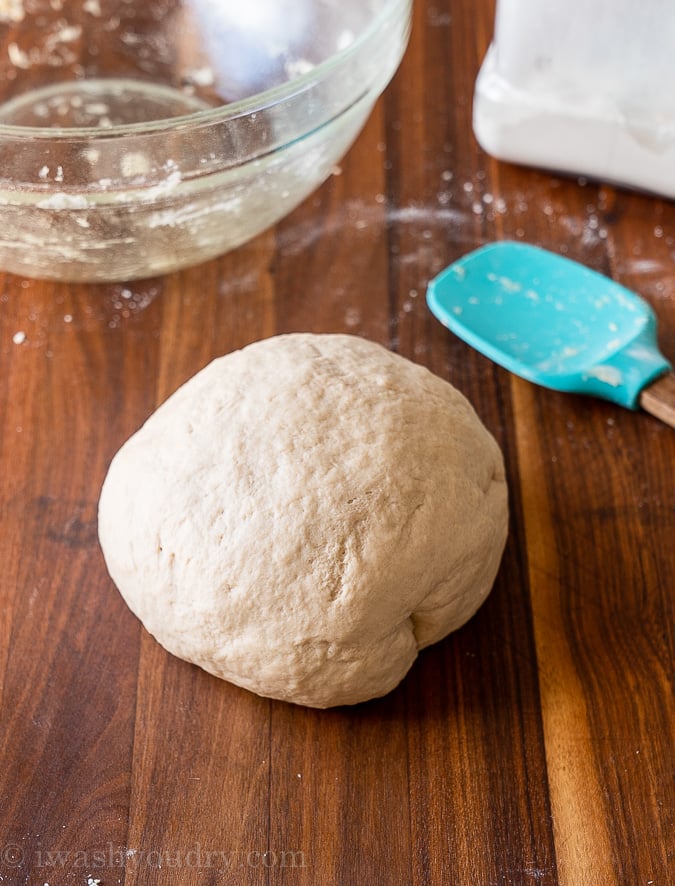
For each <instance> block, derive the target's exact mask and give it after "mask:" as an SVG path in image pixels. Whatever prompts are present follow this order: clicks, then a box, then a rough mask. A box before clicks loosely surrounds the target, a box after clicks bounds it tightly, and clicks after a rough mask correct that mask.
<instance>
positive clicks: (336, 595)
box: [99, 334, 507, 707]
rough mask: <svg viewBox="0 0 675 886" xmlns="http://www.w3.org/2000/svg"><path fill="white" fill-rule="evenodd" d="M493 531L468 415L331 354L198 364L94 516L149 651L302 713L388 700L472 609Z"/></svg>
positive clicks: (143, 432)
mask: <svg viewBox="0 0 675 886" xmlns="http://www.w3.org/2000/svg"><path fill="white" fill-rule="evenodd" d="M506 532H507V493H506V484H505V480H504V467H503V462H502V456H501V453H500V450H499V448H498V446H497V444H496V443H495V441H494V439H493V438H492V437H491V436H490V434H489V433H488V432H487V430H486V429H485V428H484V426H483V425H482V424H481V422H480V421H479V419H478V418H477V416H476V414H475V412H474V410H473V409H472V407H471V406H470V405H469V403H468V401H467V400H466V399H465V398H464V397H463V396H462V395H461V394H460V393H459V392H458V391H456V390H455V389H454V388H453V387H452V386H451V385H449V384H448V383H447V382H445V381H443V380H441V379H440V378H438V377H437V376H435V375H432V374H431V373H430V372H429V371H428V370H426V369H424V368H423V367H420V366H417V365H415V364H413V363H411V362H409V361H407V360H405V359H403V358H402V357H399V356H397V355H395V354H392V353H391V352H389V351H387V350H386V349H384V348H382V347H381V346H379V345H376V344H373V343H372V342H368V341H366V340H364V339H360V338H357V337H355V336H348V335H311V334H295V335H285V336H278V337H275V338H270V339H266V340H264V341H261V342H257V343H255V344H253V345H249V346H248V347H246V348H244V349H243V350H241V351H237V352H235V353H232V354H228V355H227V356H225V357H222V358H220V359H218V360H215V361H214V362H213V363H211V364H210V365H209V366H207V367H206V368H205V369H203V370H202V371H201V372H199V373H198V374H197V375H196V376H195V377H194V378H192V379H191V380H190V381H188V382H187V383H186V384H185V385H183V387H182V388H180V389H179V390H178V391H177V392H176V393H175V394H173V396H171V397H170V398H169V399H168V400H167V401H166V402H165V403H164V404H163V405H162V406H161V407H160V408H159V409H158V410H157V411H156V412H155V413H154V414H153V415H152V416H151V417H150V418H149V419H148V421H147V422H146V423H145V425H144V426H143V427H142V428H141V429H140V430H139V431H138V432H137V433H136V434H135V435H134V436H133V437H131V439H130V440H128V441H127V443H125V444H124V446H123V447H122V448H121V449H120V451H119V452H118V453H117V455H116V456H115V458H114V459H113V462H112V464H111V466H110V470H109V472H108V476H107V477H106V480H105V483H104V486H103V490H102V493H101V499H100V504H99V537H100V541H101V546H102V549H103V552H104V555H105V559H106V563H107V566H108V569H109V572H110V575H111V576H112V578H113V580H114V582H115V583H116V585H117V586H118V588H119V590H120V591H121V593H122V595H123V597H124V598H125V600H126V601H127V603H128V605H129V606H130V607H131V609H132V610H133V611H134V612H135V613H136V615H137V616H138V617H139V618H140V619H141V621H142V622H143V624H144V625H145V627H146V628H147V629H148V631H150V633H152V634H153V635H154V636H155V637H156V638H157V640H159V642H160V643H161V644H162V645H163V646H164V647H165V648H166V649H168V650H169V651H170V652H172V653H174V654H175V655H178V656H180V657H181V658H184V659H187V660H188V661H191V662H194V663H195V664H198V665H200V666H201V667H202V668H204V669H205V670H207V671H209V672H211V673H212V674H216V675H217V676H218V677H222V678H224V679H225V680H229V681H231V682H232V683H236V684H237V685H239V686H243V687H245V688H247V689H250V690H252V691H253V692H256V693H259V694H260V695H264V696H270V697H273V698H279V699H285V700H288V701H292V702H297V703H300V704H306V705H311V706H315V707H328V706H331V705H339V704H353V703H356V702H360V701H364V700H366V699H369V698H373V697H375V696H380V695H383V694H385V693H386V692H388V691H389V690H391V689H393V688H394V687H395V686H396V685H397V684H398V683H399V681H400V680H401V679H402V678H403V676H404V675H405V674H406V672H407V671H408V669H409V668H410V666H411V664H412V663H413V661H414V660H415V657H416V655H417V652H418V650H419V649H421V648H422V647H424V646H427V645H429V644H430V643H434V642H436V641H437V640H440V639H441V638H442V637H444V636H445V635H446V634H448V633H449V632H450V631H452V630H454V629H455V628H458V627H459V626H460V625H462V624H463V623H464V622H465V621H466V620H467V619H468V618H470V617H471V615H472V614H473V613H474V612H475V611H476V609H477V608H478V607H479V606H480V604H481V603H482V602H483V600H484V599H485V597H486V596H487V594H488V592H489V590H490V588H491V586H492V583H493V581H494V577H495V574H496V572H497V568H498V565H499V561H500V558H501V554H502V550H503V547H504V542H505V539H506Z"/></svg>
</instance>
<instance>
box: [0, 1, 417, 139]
mask: <svg viewBox="0 0 675 886" xmlns="http://www.w3.org/2000/svg"><path fill="white" fill-rule="evenodd" d="M412 7H413V0H387V2H386V3H385V5H384V6H383V7H382V9H380V10H379V12H378V13H377V14H376V15H375V16H374V17H373V18H372V19H371V20H370V21H369V22H368V24H367V25H366V26H365V27H364V28H363V30H361V31H360V32H359V33H358V34H357V35H356V36H355V37H354V39H353V40H352V42H351V43H350V44H349V45H348V46H346V47H345V48H344V49H341V50H339V52H336V53H334V54H333V55H331V56H329V57H328V58H327V59H324V61H322V62H319V64H318V65H315V66H314V67H313V68H311V69H310V70H308V71H306V72H305V73H303V74H299V75H298V76H297V77H293V78H292V79H289V80H286V81H285V82H284V83H280V84H279V85H278V86H272V87H270V88H269V89H265V90H263V91H262V92H256V93H254V94H253V95H251V96H248V97H246V98H242V99H238V100H237V101H234V102H229V103H227V104H224V105H218V106H217V107H213V108H205V109H203V110H198V111H192V112H190V113H189V114H180V115H178V116H176V117H164V118H160V119H159V120H150V121H148V122H143V123H125V124H122V125H119V126H111V127H109V128H101V127H97V126H72V127H65V126H64V127H60V126H55V127H41V126H18V125H15V124H9V123H0V139H2V138H8V139H15V140H19V139H26V140H35V139H39V140H41V141H52V142H68V141H71V140H82V139H89V140H94V139H95V140H96V141H98V142H101V141H104V140H113V139H116V138H122V137H129V136H134V135H138V136H143V135H153V134H157V133H161V132H165V131H169V130H171V131H172V132H175V131H176V129H188V128H193V127H194V128H197V127H202V126H208V125H217V124H220V123H223V122H224V121H227V120H232V119H237V118H241V117H247V116H249V115H251V114H258V113H261V112H262V111H264V110H266V109H267V108H270V107H273V106H275V105H279V104H282V103H283V102H284V101H286V100H289V99H292V98H295V97H297V96H298V95H300V94H302V93H303V92H307V91H308V90H309V89H311V87H312V86H313V85H314V84H315V83H317V82H320V81H322V80H324V79H325V78H326V77H327V76H329V75H330V74H331V73H333V72H334V71H335V70H336V69H337V68H340V67H342V66H343V65H344V64H345V63H347V62H348V61H349V60H350V59H351V58H352V56H355V55H357V54H358V53H359V52H360V50H361V49H362V47H363V46H364V44H368V43H370V41H371V40H372V39H373V38H375V37H376V35H377V32H378V31H379V29H380V27H381V26H382V22H383V21H385V20H387V19H389V18H391V17H392V16H395V14H396V12H397V11H398V10H399V9H400V10H403V9H407V10H408V13H407V14H408V17H411V15H412ZM92 79H94V78H92ZM99 79H100V80H105V79H108V78H99ZM68 82H69V83H76V82H77V81H68ZM82 82H83V83H86V82H87V80H86V79H84V80H83V81H82Z"/></svg>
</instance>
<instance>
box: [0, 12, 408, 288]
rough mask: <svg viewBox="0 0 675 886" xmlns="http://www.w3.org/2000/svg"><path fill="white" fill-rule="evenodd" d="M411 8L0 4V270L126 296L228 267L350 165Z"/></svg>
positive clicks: (403, 38)
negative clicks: (227, 261) (114, 286)
mask: <svg viewBox="0 0 675 886" xmlns="http://www.w3.org/2000/svg"><path fill="white" fill-rule="evenodd" d="M411 7H412V0H81V2H80V0H0V268H2V269H4V270H7V271H12V272H14V273H19V274H24V275H27V276H32V277H45V278H55V279H62V280H88V281H94V280H130V279H134V278H138V277H147V276H151V275H155V274H161V273H165V272H167V271H171V270H174V269H176V268H180V267H184V266H186V265H190V264H194V263H196V262H199V261H202V260H205V259H207V258H210V257H212V256H214V255H218V254H220V253H223V252H226V251H227V250H229V249H232V248H234V247H236V246H238V245H240V244H241V243H243V242H244V241H246V240H248V239H250V238H251V237H253V236H254V235H255V234H257V233H259V232H260V231H262V230H264V229H265V228H267V227H269V226H270V225H272V224H274V223H275V222H276V221H277V220H278V219H280V218H281V217H282V216H284V215H286V214H287V213H288V212H290V210H292V209H293V208H294V207H295V206H296V205H297V204H298V203H300V202H301V200H303V199H304V198H305V197H306V196H307V195H308V194H309V193H310V192H311V191H312V190H313V189H314V188H316V187H317V186H318V185H319V184H320V183H321V182H322V181H323V180H324V179H325V178H327V176H328V175H329V174H330V171H331V169H332V167H333V166H334V164H335V163H336V162H337V161H338V160H339V159H340V158H341V157H342V156H343V155H344V153H345V152H346V151H347V149H348V148H349V146H350V145H351V143H352V142H353V140H354V139H355V138H356V136H357V134H358V132H359V131H360V129H361V128H362V126H363V124H364V123H365V120H366V119H367V117H368V115H369V113H370V111H371V109H372V107H373V104H374V103H375V101H376V99H377V97H378V96H379V94H380V93H381V92H382V90H383V89H384V87H385V86H386V84H387V83H388V82H389V80H390V78H391V77H392V76H393V74H394V72H395V70H396V68H397V67H398V64H399V62H400V60H401V57H402V55H403V52H404V50H405V46H406V43H407V40H408V35H409V30H410V19H411Z"/></svg>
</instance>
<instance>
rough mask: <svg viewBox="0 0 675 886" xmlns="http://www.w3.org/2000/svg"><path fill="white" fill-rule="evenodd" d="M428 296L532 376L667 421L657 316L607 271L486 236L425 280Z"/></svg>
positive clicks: (472, 336) (482, 345)
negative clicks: (487, 242)
mask: <svg viewBox="0 0 675 886" xmlns="http://www.w3.org/2000/svg"><path fill="white" fill-rule="evenodd" d="M427 303H428V305H429V307H430V309H431V311H432V312H433V313H434V314H435V316H436V317H437V318H438V319H439V320H440V321H441V323H443V324H444V325H445V326H447V327H448V328H449V329H451V330H452V331H453V332H454V333H455V334H456V335H458V336H459V337H460V338H462V339H464V341H466V342H468V343H469V344H470V345H472V346H473V347H474V348H476V350H478V351H480V352H481V353H483V354H485V355H486V356H487V357H489V358H490V359H491V360H494V361H495V362H496V363H499V364H500V365H501V366H504V367H505V368H506V369H508V370H510V371H511V372H514V373H515V374H516V375H520V376H522V377H523V378H526V379H529V381H532V382H535V383H536V384H540V385H544V386H545V387H548V388H554V389H556V390H559V391H574V392H576V393H581V394H591V395H595V396H597V397H603V398H604V399H606V400H611V401H613V402H614V403H618V404H620V405H621V406H626V407H628V408H629V409H637V408H639V407H642V408H643V409H645V410H646V411H647V412H650V413H651V414H652V415H655V416H657V417H658V418H660V419H661V420H662V421H664V422H666V423H667V424H669V425H670V426H671V427H675V373H673V372H672V371H671V370H672V367H671V365H670V363H669V362H668V361H667V360H666V358H665V357H664V356H663V355H662V354H661V353H660V351H659V349H658V347H657V344H656V318H655V316H654V313H653V311H652V309H651V308H650V307H649V305H648V304H647V303H646V302H645V301H643V299H641V298H639V297H638V296H637V295H635V293H633V292H631V291H630V290H628V289H626V288H625V287H624V286H621V285H619V284H618V283H615V282H614V281H613V280H610V279H609V278H608V277H605V276H604V275H602V274H599V273H597V272H596V271H591V270H590V269H589V268H586V267H584V266H583V265H580V264H578V263H577V262H574V261H571V260H570V259H567V258H563V257H562V256H560V255H555V254H554V253H552V252H548V251H546V250H544V249H539V248H538V247H535V246H529V245H526V244H522V243H509V242H504V243H492V244H490V245H488V246H484V247H482V248H481V249H477V250H476V251H475V252H471V253H469V254H468V255H465V256H464V257H463V258H461V259H460V260H459V261H457V262H455V263H454V264H452V265H450V267H448V268H446V269H445V270H444V271H442V272H441V273H440V274H439V275H438V276H437V277H436V278H435V279H434V280H432V281H431V283H430V284H429V289H428V291H427Z"/></svg>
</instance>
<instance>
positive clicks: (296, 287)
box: [0, 0, 675, 886]
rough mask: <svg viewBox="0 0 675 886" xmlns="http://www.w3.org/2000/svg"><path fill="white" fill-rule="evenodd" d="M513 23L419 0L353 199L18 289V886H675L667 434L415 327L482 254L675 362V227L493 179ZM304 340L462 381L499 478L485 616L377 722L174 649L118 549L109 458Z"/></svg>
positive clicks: (339, 181)
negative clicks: (68, 281) (500, 82)
mask: <svg viewBox="0 0 675 886" xmlns="http://www.w3.org/2000/svg"><path fill="white" fill-rule="evenodd" d="M492 20H493V4H492V2H491V0H454V2H449V0H418V2H417V3H416V8H415V22H414V29H413V35H412V38H411V43H410V47H409V50H408V53H407V55H406V57H405V60H404V62H403V65H402V67H401V70H400V72H399V74H398V75H397V77H396V79H395V81H394V82H393V83H392V84H391V86H390V88H389V89H388V90H387V92H386V94H385V96H384V97H383V99H382V100H381V101H380V102H379V103H378V105H377V107H376V109H375V111H374V113H373V115H372V117H371V118H370V120H369V122H368V124H367V126H366V128H365V130H364V132H363V133H362V135H361V136H360V137H359V139H358V141H357V143H356V144H355V145H354V147H353V149H352V150H351V151H350V153H349V154H348V156H347V157H346V158H345V159H344V161H343V162H342V163H341V164H340V169H339V171H338V170H336V174H335V175H334V176H333V177H332V178H331V179H330V180H329V181H328V182H326V184H325V185H324V186H323V187H322V188H321V189H320V190H319V191H318V192H316V193H315V194H314V195H313V196H311V197H310V198H309V199H308V200H307V201H306V202H305V203H304V204H303V205H302V206H300V207H299V208H298V209H297V210H296V211H295V212H294V213H293V214H292V215H291V216H290V217H288V218H287V219H285V220H284V221H283V222H282V223H280V224H279V225H278V226H277V227H276V228H275V229H274V230H271V231H268V232H266V233H264V234H262V235H261V236H259V237H258V238H257V239H255V240H254V241H252V242H251V243H249V244H248V245H246V246H244V247H242V248H240V249H239V250H237V251H236V252H233V253H231V254H230V255H227V256H224V257H222V258H220V259H217V260H214V261H212V262H210V263H208V264H206V265H202V266H200V267H197V268H192V269H190V270H186V271H184V272H181V273H176V274H173V275H171V276H167V277H165V278H161V279H155V280H147V281H142V282H134V283H129V284H124V283H121V284H119V285H104V286H88V285H65V284H64V285H61V284H56V283H47V282H39V281H34V280H28V279H21V278H18V277H12V276H8V275H5V276H3V277H0V361H1V363H0V365H1V366H2V386H1V387H0V423H1V425H0V432H1V436H0V460H1V463H0V466H1V470H2V484H1V488H0V564H2V565H1V569H0V607H1V609H0V612H1V617H0V691H1V693H2V709H1V710H2V717H1V722H0V785H1V788H0V800H1V802H0V883H2V884H24V883H25V884H38V886H43V884H45V883H49V884H50V886H61V884H86V883H87V881H88V878H93V879H95V880H100V883H101V886H112V884H120V883H124V884H125V886H135V884H140V886H154V884H167V886H168V884H308V886H314V884H336V886H350V884H354V886H377V884H392V886H400V884H414V886H422V884H449V886H458V884H459V886H507V884H512V886H520V884H533V886H534V884H536V886H651V884H654V886H656V884H658V886H667V884H668V883H672V882H674V881H675V876H674V874H673V848H674V847H673V833H674V827H673V824H674V823H673V779H672V775H673V759H674V755H673V741H672V738H673V705H672V695H671V684H670V680H671V678H672V673H673V646H672V625H673V606H672V596H673V589H674V588H675V543H674V542H675V432H673V430H672V429H670V428H668V427H666V426H665V425H664V424H662V423H661V422H659V421H657V420H656V419H654V418H652V417H650V416H648V415H647V414H645V413H633V412H629V411H626V410H622V409H620V408H619V407H616V406H613V405H611V404H609V403H604V402H601V401H597V400H591V399H585V398H582V397H578V396H573V395H566V394H558V393H553V392H549V391H545V390H543V389H540V388H536V387H534V386H532V385H530V384H528V383H527V382H525V381H522V380H520V379H518V378H515V377H513V376H511V375H509V374H508V373H507V372H506V371H504V370H502V369H500V368H498V367H495V366H494V365H493V364H492V363H490V362H489V361H488V360H487V359H485V358H483V357H481V356H480V355H478V354H477V353H475V352H474V351H472V350H471V349H470V348H469V347H468V346H467V345H465V344H464V343H462V342H461V341H460V340H459V339H457V338H455V337H453V336H452V335H451V334H450V333H449V332H448V331H447V330H445V329H444V328H443V327H442V326H441V325H440V324H439V323H438V322H437V321H436V320H434V318H433V317H432V316H431V314H430V313H429V311H428V310H427V308H426V305H425V301H424V294H425V289H426V285H427V282H428V281H429V279H430V278H431V277H432V276H433V275H435V274H436V273H437V272H438V271H439V270H440V269H441V268H442V267H444V266H445V265H447V264H449V263H450V262H451V261H453V260H455V259H456V258H458V257H459V256H460V255H461V254H462V253H464V252H466V251H468V250H470V249H472V248H473V247H475V246H478V245H480V244H482V243H485V242H488V241H491V240H495V239H500V238H512V239H516V240H523V241H528V242H532V243H535V244H538V245H541V246H544V247H547V248H550V249H553V250H559V251H561V252H563V253H564V254H566V255H568V256H569V257H571V258H575V259H577V260H579V261H582V262H584V263H586V264H588V265H589V266H590V267H593V268H595V269H596V270H599V271H602V272H604V273H607V274H610V275H611V276H613V277H614V278H615V279H617V280H619V281H621V282H622V283H623V284H625V285H626V286H628V287H630V288H633V289H635V290H636V291H638V292H639V293H640V294H641V295H642V296H644V297H645V298H646V299H647V300H648V301H650V302H651V304H652V305H653V307H654V309H655V311H656V313H657V315H658V321H659V330H660V341H661V346H662V350H663V351H664V353H665V354H667V355H668V354H669V355H670V357H671V359H672V358H675V265H674V264H673V256H674V255H675V207H674V206H673V204H672V203H671V202H667V201H663V200H660V199H657V198H654V197H649V196H645V195H640V194H635V193H629V192H627V191H622V190H617V189H614V188H612V187H609V186H606V185H603V186H600V185H596V184H592V183H586V182H584V181H577V180H576V179H574V178H571V179H566V178H561V177H557V176H554V175H551V174H549V173H545V172H537V171H534V170H530V169H523V168H518V167H515V166H511V165H506V164H502V163H499V162H496V161H495V160H493V159H490V158H489V157H487V156H486V155H485V154H484V153H482V152H481V150H480V149H479V148H478V146H477V144H476V142H475V140H474V138H473V135H472V131H471V100H472V91H473V83H474V79H475V76H476V73H477V70H478V66H479V64H480V61H481V60H482V58H483V55H484V53H485V50H486V48H487V45H488V42H489V40H490V37H491V33H492ZM338 172H339V174H338ZM0 211H1V209H0ZM291 330H309V331H314V332H351V333H355V334H357V335H362V336H366V337H367V338H370V339H373V340H375V341H379V342H381V343H383V344H385V345H387V346H389V347H390V348H392V349H394V350H396V351H398V352H399V353H401V354H403V355H405V356H407V357H409V358H411V359H413V360H415V361H417V362H419V363H422V364H424V365H426V366H428V367H429V368H430V369H432V370H433V371H434V372H436V373H437V374H438V375H440V376H442V377H443V378H447V379H449V380H451V381H452V382H453V383H454V384H455V385H456V386H457V387H458V388H460V389H461V390H462V391H463V392H464V393H465V394H466V395H467V396H468V397H469V398H470V399H471V400H472V402H473V403H474V405H475V407H476V409H477V411H478V413H479V414H480V415H481V417H482V418H483V420H484V422H485V423H486V424H487V426H488V427H489V428H490V430H491V431H492V432H493V433H494V435H495V436H496V437H497V439H498V440H499V442H500V444H501V446H502V447H503V451H504V455H505V459H506V464H507V470H508V479H509V484H510V496H511V528H510V536H509V541H508V544H507V548H506V551H505V555H504V560H503V563H502V567H501V570H500V573H499V576H498V578H497V581H496V584H495V587H494V590H493V593H492V594H491V596H490V597H489V599H488V601H487V602H486V603H485V605H484V606H483V607H482V609H481V610H480V611H479V612H478V614H477V615H476V616H475V617H474V618H473V619H472V620H471V621H470V622H469V623H468V624H467V625H466V626H465V627H464V628H463V629H461V630H460V631H458V632H457V633H455V634H454V635H452V636H450V637H449V638H447V639H446V640H445V641H443V642H441V643H439V644H438V645H436V646H434V647H432V648H430V649H428V650H427V651H425V652H424V653H422V654H421V655H420V657H419V660H418V661H417V663H416V664H415V665H414V667H413V669H412V670H411V672H410V674H409V675H408V677H407V678H406V679H405V681H404V682H403V683H402V684H401V686H400V687H399V688H398V689H396V690H395V691H394V692H392V693H391V694H390V695H389V696H387V697H386V698H383V699H381V700H378V701H374V702H371V703H368V704H364V705H361V706H357V707H354V708H341V709H335V710H329V711H324V712H320V711H314V710H307V709H303V708H300V707H294V706H290V705H287V704H283V703H277V702H272V701H269V700H265V699H261V698H258V697H256V696H254V695H251V694H249V693H247V692H246V691H244V690H241V689H237V688H235V687H233V686H231V685H228V684H226V683H223V682H221V681H218V680H217V679H215V678H213V677H211V676H209V675H207V674H205V673H203V672H202V671H200V670H198V669H197V668H196V667H193V666H191V665H189V664H186V663H185V662H182V661H179V660H178V659H176V658H173V657H171V656H170V655H168V654H167V653H166V652H164V650H163V649H162V648H161V647H160V646H159V645H158V644H157V643H155V641H154V640H153V639H152V638H151V637H150V636H149V635H148V634H147V633H145V631H144V630H143V629H142V628H141V626H140V624H139V623H138V621H137V620H136V619H135V618H134V616H132V615H131V613H130V612H129V611H128V609H127V608H126V606H125V605H124V603H123V602H122V600H121V598H120V596H119V594H118V593H117V591H116V590H115V588H114V586H113V584H112V582H111V581H110V579H109V577H108V575H107V574H106V570H105V566H104V563H103V559H102V556H101V552H100V550H99V548H98V544H97V537H96V508H97V500H98V494H99V490H100V486H101V483H102V480H103V477H104V475H105V471H106V468H107V466H108V463H109V461H110V459H111V457H112V455H113V454H114V452H115V451H116V450H117V448H118V447H119V446H120V445H121V444H122V443H123V441H124V440H125V439H126V438H127V437H128V436H129V435H130V434H131V433H132V432H133V431H134V430H135V429H136V428H137V427H138V426H139V425H140V424H141V423H142V422H143V420H144V419H145V418H146V417H147V416H148V415H149V414H150V412H151V411H152V410H153V409H154V408H155V407H156V406H157V405H158V404H159V403H160V402H162V401H163V400H164V399H165V398H166V397H167V395H168V394H170V393H171V392H172V391H173V390H175V389H176V388H177V387H178V386H179V385H180V384H181V383H182V382H183V381H185V380H186V379H187V378H188V377H190V376H191V375H193V374H194V373H195V372H196V371H197V370H198V369H200V368H201V367H202V366H204V365H205V364H206V363H207V362H208V361H209V360H211V359H212V358H213V357H215V356H218V355H221V354H224V353H226V352H229V351H231V350H233V349H235V348H238V347H241V346H243V345H245V344H247V343H248V342H251V341H254V340H256V339H260V338H262V337H265V336H269V335H273V334H275V333H281V332H286V331H291ZM17 333H19V334H17Z"/></svg>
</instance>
